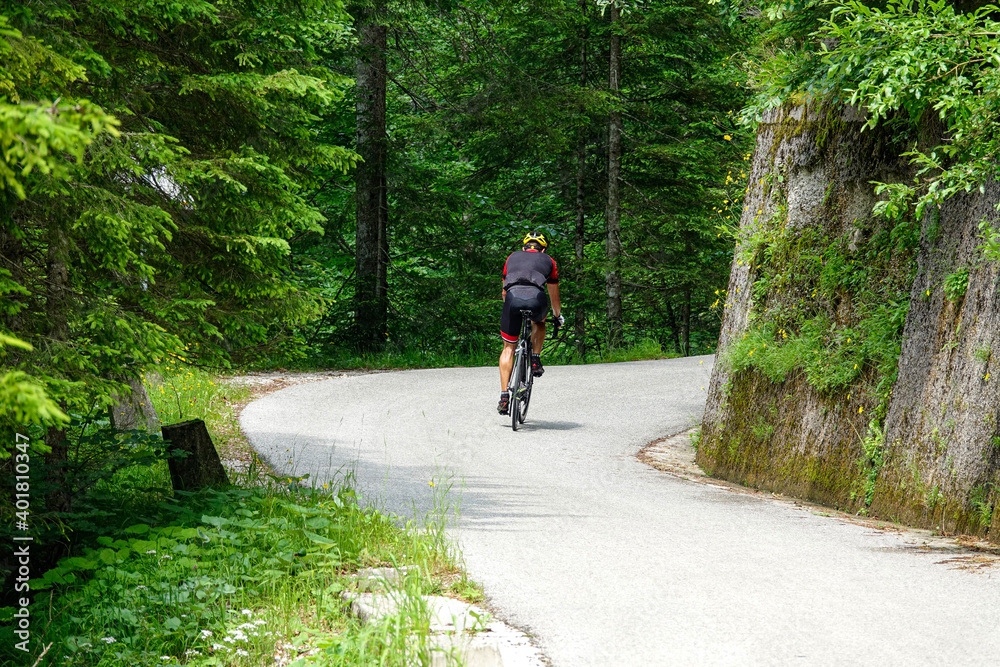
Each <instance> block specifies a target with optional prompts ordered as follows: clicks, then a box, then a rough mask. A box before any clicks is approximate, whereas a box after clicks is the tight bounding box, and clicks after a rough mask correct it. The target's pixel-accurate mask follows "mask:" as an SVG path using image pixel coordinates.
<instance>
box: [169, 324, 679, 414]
mask: <svg viewBox="0 0 1000 667" xmlns="http://www.w3.org/2000/svg"><path fill="white" fill-rule="evenodd" d="M501 349H502V346H501V343H500V340H499V339H497V340H496V342H495V344H481V345H471V346H466V347H464V348H456V349H447V350H442V349H436V348H430V347H417V348H406V349H401V348H396V347H393V346H389V347H387V348H386V349H384V350H381V351H379V352H373V353H367V354H364V353H360V352H356V351H352V350H347V349H339V350H336V351H334V352H330V353H327V354H326V355H324V356H322V357H317V358H310V359H305V360H303V361H302V362H301V363H300V365H297V366H295V367H294V370H300V371H307V370H309V371H311V370H316V369H317V368H335V369H338V370H390V369H391V370H406V369H414V368H454V367H478V366H495V365H496V364H497V362H498V360H499V358H500V350H501ZM542 353H543V356H545V357H546V358H547V359H548V360H549V363H551V364H554V365H559V364H600V363H613V362H619V361H643V360H647V359H673V358H675V357H680V356H682V355H680V354H678V353H676V352H665V351H664V350H663V348H662V346H661V345H660V343H658V342H657V341H655V340H652V339H649V338H646V339H642V340H639V341H635V342H632V343H629V344H627V345H624V346H622V347H619V348H615V349H611V350H607V349H598V350H595V349H593V348H590V349H589V350H588V352H587V355H586V356H585V357H581V356H580V355H579V354H577V353H576V351H575V350H572V351H571V349H570V348H568V347H566V346H565V345H563V344H560V343H556V342H555V341H554V340H553V339H552V338H551V337H550V338H549V339H548V340H547V341H546V344H545V347H544V348H543V351H542ZM182 407H183V406H182Z"/></svg>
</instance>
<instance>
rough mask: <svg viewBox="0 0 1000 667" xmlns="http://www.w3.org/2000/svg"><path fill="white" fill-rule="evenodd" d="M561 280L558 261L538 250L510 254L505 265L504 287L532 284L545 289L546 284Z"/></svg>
mask: <svg viewBox="0 0 1000 667" xmlns="http://www.w3.org/2000/svg"><path fill="white" fill-rule="evenodd" d="M558 282H559V270H558V269H557V268H556V261H555V260H554V259H552V258H551V257H549V256H548V255H546V254H545V253H543V252H539V251H537V250H518V251H517V252H513V253H511V254H510V257H508V258H507V261H506V262H504V265H503V288H504V289H510V288H511V287H513V286H515V285H532V286H534V287H537V288H538V289H544V288H545V285H546V284H555V283H558Z"/></svg>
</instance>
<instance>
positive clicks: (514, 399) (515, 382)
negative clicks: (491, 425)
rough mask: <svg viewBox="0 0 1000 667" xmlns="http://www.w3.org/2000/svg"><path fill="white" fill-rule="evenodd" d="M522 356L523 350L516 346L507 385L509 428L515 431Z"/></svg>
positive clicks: (522, 371) (522, 373) (517, 421)
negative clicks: (512, 367) (508, 394)
mask: <svg viewBox="0 0 1000 667" xmlns="http://www.w3.org/2000/svg"><path fill="white" fill-rule="evenodd" d="M523 356H524V349H523V348H522V347H520V346H518V349H517V351H516V352H515V353H514V369H513V373H512V374H511V377H510V384H509V385H507V390H508V391H509V392H510V427H511V428H512V429H513V430H515V431H516V430H517V425H518V424H519V423H520V420H519V417H520V411H521V400H520V397H519V394H520V390H521V383H522V382H523V379H524V370H523V368H522V367H523V365H524V364H523V363H522V357H523Z"/></svg>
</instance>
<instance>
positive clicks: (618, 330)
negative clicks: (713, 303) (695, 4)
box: [605, 3, 622, 347]
mask: <svg viewBox="0 0 1000 667" xmlns="http://www.w3.org/2000/svg"><path fill="white" fill-rule="evenodd" d="M608 13H609V14H610V15H611V30H612V32H611V67H610V74H609V77H608V88H609V89H610V91H611V95H612V98H614V100H613V102H612V103H613V104H615V107H614V109H613V110H612V112H611V114H610V116H609V118H608V208H607V214H606V220H607V231H608V241H607V247H606V252H607V260H608V271H607V275H606V278H605V291H606V294H607V309H608V329H609V339H608V344H609V346H610V347H617V346H618V345H619V344H620V343H621V339H622V278H621V273H620V269H621V266H620V264H621V249H622V246H621V183H620V176H621V168H622V114H621V111H620V110H619V108H618V106H617V105H618V103H619V100H618V99H617V97H618V92H619V90H621V68H622V38H621V35H620V34H619V32H618V30H619V26H618V23H619V21H620V20H621V15H620V12H619V9H618V5H617V3H611V4H610V5H609V6H608Z"/></svg>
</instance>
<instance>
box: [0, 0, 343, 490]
mask: <svg viewBox="0 0 1000 667" xmlns="http://www.w3.org/2000/svg"><path fill="white" fill-rule="evenodd" d="M0 15H2V16H3V17H5V18H4V20H3V25H4V26H5V27H4V28H3V30H2V32H0V45H2V46H0V48H2V49H3V50H5V51H6V52H7V53H10V54H13V55H12V56H11V58H10V59H9V60H5V67H4V69H3V72H2V76H0V90H2V94H3V95H4V96H5V98H4V99H3V100H0V103H2V104H0V123H2V125H0V142H2V145H3V148H4V154H3V161H2V163H0V169H2V176H3V179H4V183H5V185H6V189H5V190H4V192H2V193H0V195H2V196H3V198H4V206H3V207H2V213H0V248H2V250H3V252H2V259H0V261H2V262H3V263H2V265H0V290H2V292H3V295H4V299H3V300H2V302H0V303H2V304H3V305H2V308H3V312H2V317H3V319H2V321H0V326H2V327H3V329H2V330H0V334H3V335H4V336H5V337H6V338H5V339H18V340H20V341H22V342H24V343H26V345H19V346H15V347H7V348H6V350H5V351H6V353H7V359H6V361H8V362H9V365H10V367H11V368H12V369H13V373H15V374H16V375H15V376H14V379H15V381H17V382H21V383H22V385H23V381H26V380H25V378H26V377H29V376H30V377H31V378H33V380H34V382H35V383H36V386H38V387H41V388H43V390H44V395H45V396H46V397H47V400H48V401H50V402H49V403H46V402H45V401H35V402H34V403H35V407H36V409H35V411H34V413H30V412H28V411H26V410H25V409H24V408H19V407H17V405H16V404H17V402H18V401H21V404H22V405H23V401H22V397H21V396H17V397H15V399H14V401H13V402H14V403H15V405H14V406H13V407H11V403H9V402H8V403H7V404H6V405H2V406H0V407H2V408H3V411H2V412H0V419H3V428H4V429H13V428H14V425H15V424H16V423H18V422H19V420H23V419H24V418H25V417H28V418H29V420H34V421H36V422H40V423H43V424H45V425H47V426H48V427H49V432H48V435H47V437H46V438H45V440H46V443H47V447H44V448H43V449H48V450H49V452H50V454H49V455H50V457H51V459H50V462H51V463H52V464H53V466H52V470H51V472H52V475H53V477H52V479H51V480H50V481H53V482H55V484H54V486H55V487H56V489H57V490H59V491H60V492H62V493H65V492H68V491H71V490H72V489H70V488H69V487H70V486H71V482H70V481H65V482H64V481H62V480H61V479H60V478H59V474H60V473H59V468H60V467H62V466H64V465H65V456H64V455H65V451H66V448H65V446H63V445H62V443H63V439H64V437H65V433H64V430H65V425H66V420H65V419H62V418H60V415H59V412H60V411H61V412H62V413H65V414H67V415H70V416H72V415H78V416H79V415H87V414H93V413H94V412H95V411H100V410H102V409H104V408H106V407H107V406H108V405H110V404H111V403H112V402H113V400H114V397H115V396H116V395H120V394H125V393H127V392H128V385H127V383H126V382H125V381H124V380H125V379H126V378H129V377H133V378H135V377H138V376H139V375H140V373H141V372H142V369H143V368H146V367H148V366H151V365H153V364H155V363H157V362H158V361H160V360H163V359H165V358H168V357H170V358H176V359H183V360H187V361H192V360H195V359H197V360H199V361H201V362H202V363H227V362H228V360H229V359H232V358H237V359H239V358H241V357H242V358H245V357H246V356H247V355H248V354H251V353H255V354H260V353H262V352H264V351H266V350H269V349H270V350H274V349H276V348H278V347H279V346H280V345H281V344H282V343H287V342H288V341H289V339H290V337H291V336H292V335H294V334H293V333H291V332H292V327H293V326H295V325H297V324H300V323H303V322H305V321H306V320H308V319H310V318H312V317H314V316H315V315H316V314H317V313H318V311H319V306H320V302H319V300H318V298H317V295H316V293H315V292H314V291H312V290H309V289H304V288H303V285H302V284H301V283H300V281H299V280H298V278H297V277H296V275H295V274H294V273H293V271H292V268H293V264H294V262H293V259H294V258H292V257H291V256H290V246H289V240H290V239H292V238H293V237H295V236H297V235H301V234H308V233H315V232H317V231H319V230H320V226H319V223H320V222H321V221H322V216H321V214H320V213H319V211H318V210H317V209H316V208H315V207H313V206H312V205H311V204H310V203H309V201H308V194H309V193H308V188H309V187H311V186H312V185H315V183H316V181H315V172H314V170H315V169H317V168H328V169H339V170H344V169H347V168H349V167H350V166H351V164H352V162H353V160H354V153H353V152H352V151H351V150H349V149H348V148H345V147H343V146H339V145H336V144H335V143H326V142H322V141H318V140H317V138H316V137H317V136H318V133H317V132H316V131H315V130H316V122H317V120H318V118H319V117H320V116H321V115H322V114H323V113H324V112H325V111H326V110H328V109H329V108H330V107H331V106H332V105H334V104H336V103H337V101H338V100H339V99H340V98H341V97H342V88H343V86H344V85H345V81H344V79H342V78H340V77H337V76H334V75H333V74H332V73H331V72H330V71H329V70H328V69H326V68H325V67H324V66H323V65H322V63H321V60H322V57H323V55H324V54H325V53H326V52H327V51H328V50H330V49H335V48H338V46H339V45H341V44H343V43H344V42H345V39H346V16H345V15H344V14H343V12H342V10H341V9H340V7H339V5H338V4H337V3H335V2H326V1H325V0H317V1H314V2H308V3H305V4H302V3H298V2H289V3H272V4H269V5H267V6H266V7H264V6H258V5H257V4H256V3H250V2H235V3H229V4H227V5H226V6H225V7H224V8H223V7H221V6H219V5H216V4H212V3H208V2H191V3H180V4H173V5H160V4H152V5H148V4H147V5H138V6H137V5H135V4H134V3H126V2H123V1H122V0H103V1H102V2H96V3H87V4H79V3H72V2H49V3H45V4H43V5H39V4H29V5H25V4H24V3H19V2H9V1H6V2H0ZM251 351H252V352H251ZM6 377H7V378H8V379H9V378H10V376H6ZM53 406H59V407H58V409H55V408H54V407H53ZM4 442H5V443H10V442H13V439H12V438H5V439H4ZM5 446H6V445H5Z"/></svg>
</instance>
